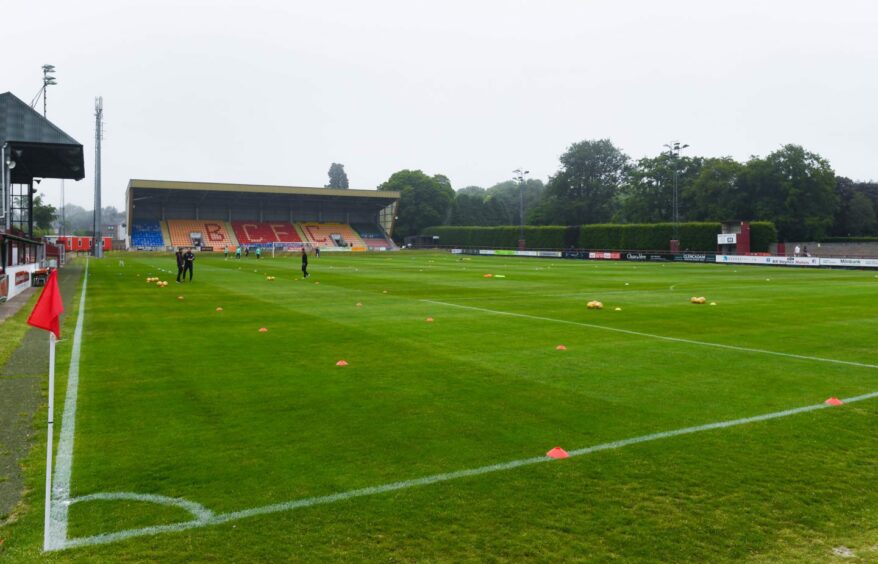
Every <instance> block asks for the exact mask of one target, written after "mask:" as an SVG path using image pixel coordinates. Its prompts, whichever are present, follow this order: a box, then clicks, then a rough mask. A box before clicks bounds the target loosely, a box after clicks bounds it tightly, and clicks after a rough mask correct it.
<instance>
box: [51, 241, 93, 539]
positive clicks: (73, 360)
mask: <svg viewBox="0 0 878 564" xmlns="http://www.w3.org/2000/svg"><path fill="white" fill-rule="evenodd" d="M87 287H88V257H86V259H85V273H84V274H83V278H82V293H81V294H80V296H79V316H78V317H77V318H76V329H75V330H74V332H73V350H72V351H71V353H70V369H69V370H68V371H67V394H66V396H65V398H64V414H63V415H62V417H61V433H60V438H59V440H58V454H57V458H56V459H55V481H54V484H53V485H52V502H51V510H50V511H49V517H50V519H49V520H50V523H49V542H47V543H46V544H47V546H49V547H50V550H52V549H53V548H55V547H57V548H63V546H64V545H65V543H66V541H67V510H68V507H69V502H70V471H71V468H72V467H73V433H74V431H75V430H76V394H77V392H78V388H79V358H80V356H81V354H82V327H83V324H84V323H85V290H86V288H87Z"/></svg>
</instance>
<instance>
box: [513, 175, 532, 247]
mask: <svg viewBox="0 0 878 564" xmlns="http://www.w3.org/2000/svg"><path fill="white" fill-rule="evenodd" d="M512 172H513V173H514V174H515V176H513V177H512V179H513V180H515V181H517V182H518V250H520V251H523V250H524V247H525V241H524V177H525V175H526V174H530V171H529V170H522V169H520V168H517V169H515V170H513V171H512Z"/></svg>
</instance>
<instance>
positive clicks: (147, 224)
mask: <svg viewBox="0 0 878 564" xmlns="http://www.w3.org/2000/svg"><path fill="white" fill-rule="evenodd" d="M166 245H167V243H166V242H165V238H164V237H163V236H162V228H161V224H160V223H159V222H158V221H138V222H137V223H135V224H133V225H132V226H131V246H132V247H134V248H157V249H160V248H164V247H165V246H166Z"/></svg>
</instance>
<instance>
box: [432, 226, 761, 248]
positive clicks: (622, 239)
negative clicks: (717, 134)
mask: <svg viewBox="0 0 878 564" xmlns="http://www.w3.org/2000/svg"><path fill="white" fill-rule="evenodd" d="M721 231H722V227H721V225H720V223H718V222H710V221H705V222H689V223H681V224H680V226H679V233H680V250H683V251H687V250H688V251H698V252H712V251H715V250H716V236H717V234H719V233H720V232H721ZM423 235H428V236H434V235H438V236H439V244H440V245H442V246H446V247H449V246H453V247H482V248H494V249H514V248H516V247H517V246H518V237H519V228H518V227H516V226H497V227H474V226H452V225H444V226H437V227H428V228H427V229H425V230H424V232H423ZM673 236H674V224H673V223H632V224H594V225H582V226H578V225H572V226H558V225H548V226H537V225H527V226H525V228H524V238H525V240H526V241H527V248H528V249H567V248H570V247H576V248H580V249H600V250H631V251H667V250H670V241H671V239H672V238H673ZM775 241H777V229H775V227H774V224H773V223H770V222H767V221H755V222H753V223H751V224H750V250H751V251H752V252H757V253H759V252H767V251H768V247H769V245H770V244H771V243H774V242H775Z"/></svg>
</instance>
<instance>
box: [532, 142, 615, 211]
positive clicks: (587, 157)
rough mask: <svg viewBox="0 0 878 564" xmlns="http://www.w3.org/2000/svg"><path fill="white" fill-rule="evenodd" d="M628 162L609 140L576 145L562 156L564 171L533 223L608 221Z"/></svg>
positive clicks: (553, 182)
mask: <svg viewBox="0 0 878 564" xmlns="http://www.w3.org/2000/svg"><path fill="white" fill-rule="evenodd" d="M628 162H629V158H628V156H627V155H626V154H625V153H623V152H622V151H620V150H619V149H618V148H616V147H615V146H614V145H613V144H612V143H611V142H610V140H609V139H600V140H597V141H581V142H579V143H574V144H573V145H571V146H570V147H569V148H568V149H567V152H566V153H564V154H563V155H562V156H561V169H560V170H559V171H558V173H557V174H556V175H555V176H553V177H552V178H551V179H550V180H549V183H548V185H547V186H546V190H545V193H544V198H543V201H542V203H541V204H540V205H539V206H538V207H537V209H535V210H534V211H533V213H532V215H531V220H532V221H533V222H534V223H544V224H552V223H554V224H556V225H559V224H560V225H576V224H586V223H603V222H607V221H609V220H610V219H611V218H612V217H613V214H614V213H615V212H616V210H617V208H618V204H619V189H620V187H621V186H622V185H623V184H624V183H625V181H626V180H627V176H628Z"/></svg>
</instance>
